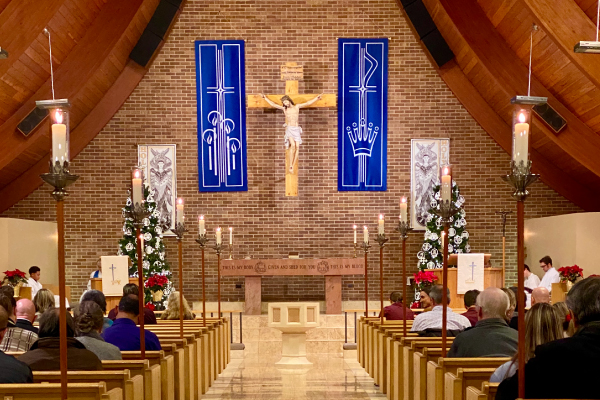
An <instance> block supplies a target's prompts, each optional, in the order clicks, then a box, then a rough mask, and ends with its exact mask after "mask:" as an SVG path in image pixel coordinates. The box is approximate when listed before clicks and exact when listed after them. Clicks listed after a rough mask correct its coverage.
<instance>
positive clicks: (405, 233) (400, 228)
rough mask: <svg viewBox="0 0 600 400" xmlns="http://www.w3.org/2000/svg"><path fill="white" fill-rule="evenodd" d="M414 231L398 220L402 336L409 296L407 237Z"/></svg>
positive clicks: (404, 330) (404, 332) (404, 334)
mask: <svg viewBox="0 0 600 400" xmlns="http://www.w3.org/2000/svg"><path fill="white" fill-rule="evenodd" d="M410 231H412V228H411V227H410V226H409V225H408V222H402V221H399V222H398V226H397V227H396V232H399V233H400V239H401V240H402V304H403V305H404V308H405V309H404V310H403V311H402V320H403V321H404V323H403V327H402V336H403V337H406V304H407V302H408V297H407V296H406V239H408V232H410Z"/></svg>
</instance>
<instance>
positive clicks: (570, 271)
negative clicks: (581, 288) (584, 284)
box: [558, 265, 583, 290]
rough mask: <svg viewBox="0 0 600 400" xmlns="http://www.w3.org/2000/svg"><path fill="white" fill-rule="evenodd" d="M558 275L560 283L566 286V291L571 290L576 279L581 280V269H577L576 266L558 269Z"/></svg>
mask: <svg viewBox="0 0 600 400" xmlns="http://www.w3.org/2000/svg"><path fill="white" fill-rule="evenodd" d="M558 273H559V275H560V281H561V283H566V284H567V290H570V289H571V287H572V286H573V284H574V283H575V282H576V281H577V279H579V278H583V269H581V268H579V266H578V265H573V266H570V267H562V268H559V269H558Z"/></svg>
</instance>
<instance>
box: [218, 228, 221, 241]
mask: <svg viewBox="0 0 600 400" xmlns="http://www.w3.org/2000/svg"><path fill="white" fill-rule="evenodd" d="M217 244H218V245H220V244H221V227H218V228H217Z"/></svg>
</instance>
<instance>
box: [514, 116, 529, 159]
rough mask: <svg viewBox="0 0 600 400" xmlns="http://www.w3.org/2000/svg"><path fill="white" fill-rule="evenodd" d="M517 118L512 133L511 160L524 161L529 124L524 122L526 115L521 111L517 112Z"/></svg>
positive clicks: (527, 150)
mask: <svg viewBox="0 0 600 400" xmlns="http://www.w3.org/2000/svg"><path fill="white" fill-rule="evenodd" d="M518 120H519V122H518V123H516V124H515V133H514V135H513V140H514V143H513V161H514V162H516V163H519V162H520V161H523V162H525V163H526V162H527V159H528V156H529V124H528V123H527V122H525V121H526V120H527V117H526V116H525V114H524V113H522V112H521V113H519V116H518Z"/></svg>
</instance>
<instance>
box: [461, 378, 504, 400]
mask: <svg viewBox="0 0 600 400" xmlns="http://www.w3.org/2000/svg"><path fill="white" fill-rule="evenodd" d="M498 385H499V383H490V382H483V383H482V384H481V389H477V388H476V387H473V386H469V387H467V394H466V400H494V399H495V398H496V392H497V391H498Z"/></svg>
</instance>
